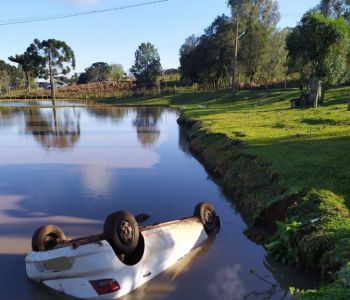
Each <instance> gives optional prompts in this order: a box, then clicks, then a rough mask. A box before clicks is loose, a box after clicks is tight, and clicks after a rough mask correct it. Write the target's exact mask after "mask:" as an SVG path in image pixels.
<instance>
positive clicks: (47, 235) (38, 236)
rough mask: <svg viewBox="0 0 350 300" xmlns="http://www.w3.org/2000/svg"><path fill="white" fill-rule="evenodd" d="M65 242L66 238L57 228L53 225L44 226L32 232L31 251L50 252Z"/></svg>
mask: <svg viewBox="0 0 350 300" xmlns="http://www.w3.org/2000/svg"><path fill="white" fill-rule="evenodd" d="M65 240H66V236H65V234H64V233H63V231H62V230H61V229H60V228H59V227H57V226H55V225H45V226H42V227H40V228H38V229H37V230H36V231H35V232H34V234H33V237H32V249H33V251H47V250H52V249H54V248H55V247H56V246H57V245H58V244H60V243H62V242H64V241H65Z"/></svg>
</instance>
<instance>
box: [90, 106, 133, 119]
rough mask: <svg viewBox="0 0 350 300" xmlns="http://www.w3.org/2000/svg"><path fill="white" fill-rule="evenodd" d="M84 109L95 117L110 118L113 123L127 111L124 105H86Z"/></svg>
mask: <svg viewBox="0 0 350 300" xmlns="http://www.w3.org/2000/svg"><path fill="white" fill-rule="evenodd" d="M86 110H87V111H88V112H89V113H90V115H92V116H94V117H95V118H97V119H103V120H106V119H110V120H111V121H113V122H114V123H118V122H120V121H121V120H123V118H124V117H125V116H126V115H127V114H128V112H129V109H128V108H126V107H113V108H104V107H87V108H86Z"/></svg>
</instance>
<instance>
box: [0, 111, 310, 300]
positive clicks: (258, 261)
mask: <svg viewBox="0 0 350 300" xmlns="http://www.w3.org/2000/svg"><path fill="white" fill-rule="evenodd" d="M176 118H177V114H176V113H175V112H173V111H170V110H164V109H154V108H139V109H136V108H108V109H104V108H95V109H93V108H87V107H85V108H57V109H56V111H53V109H52V108H40V109H36V110H33V109H30V108H26V109H23V108H18V107H17V108H16V107H12V108H6V107H0V137H1V138H0V264H1V265H2V266H3V265H5V266H6V263H7V262H11V266H12V268H13V269H14V270H15V271H14V272H12V273H13V274H12V273H10V274H9V275H8V274H7V273H8V272H7V271H6V270H8V269H6V268H5V269H3V270H0V282H6V284H5V285H4V286H3V285H1V290H2V291H1V292H2V295H1V296H0V298H1V299H5V300H7V299H8V300H10V299H22V300H26V299H30V300H33V299H36V300H37V299H40V300H43V299H61V296H57V297H56V296H54V295H52V294H50V293H48V292H47V290H44V289H43V288H42V287H40V286H33V285H32V284H31V283H29V282H27V281H26V279H25V275H24V274H25V270H24V261H23V260H24V256H23V254H24V253H25V252H26V251H28V250H29V249H30V239H31V235H32V233H33V232H34V230H35V229H36V228H37V227H39V226H41V225H44V224H48V223H53V224H56V225H58V226H60V227H62V228H63V230H64V231H65V233H66V234H67V236H70V237H72V236H79V235H88V234H95V233H99V232H100V231H101V230H102V225H103V220H104V218H105V216H106V215H107V214H109V213H111V212H113V211H117V210H120V209H127V210H129V211H131V212H132V213H134V214H135V215H136V214H139V213H147V214H149V215H151V218H150V220H149V221H148V222H149V223H156V222H161V221H165V220H170V219H175V218H181V217H184V216H189V215H191V214H192V212H193V208H194V206H195V205H196V204H197V203H198V202H200V201H203V200H207V201H210V202H212V203H213V204H214V207H215V208H216V210H217V211H218V214H219V215H220V217H221V220H222V226H223V227H222V230H221V232H220V234H219V235H218V236H217V237H216V239H215V241H211V242H210V245H209V246H205V247H203V249H198V251H195V252H194V253H192V254H191V255H190V256H186V257H185V259H184V260H182V261H181V262H180V263H179V264H177V265H176V266H174V267H173V268H171V269H170V270H169V272H166V273H164V274H163V275H161V276H159V277H157V278H155V279H154V280H152V281H151V282H150V283H149V284H146V285H145V286H143V287H142V288H141V289H138V290H137V291H135V292H134V293H132V294H131V295H129V296H128V297H127V298H126V299H241V296H242V297H246V298H247V299H254V298H253V297H255V298H256V299H280V298H281V297H282V296H284V291H285V290H287V289H288V287H289V286H296V287H304V286H305V285H307V283H308V282H310V280H309V279H308V278H307V277H305V276H304V275H303V274H302V273H300V272H298V271H296V270H295V269H293V268H290V267H283V266H281V265H279V264H276V263H274V262H273V261H270V260H269V259H266V257H265V256H266V252H265V250H264V249H263V247H262V246H259V245H256V244H254V243H252V242H251V241H249V240H248V239H247V238H246V237H245V236H244V234H243V231H244V229H245V228H246V225H245V223H244V222H243V220H242V219H241V217H240V216H239V215H238V214H237V213H236V211H235V208H234V207H233V206H232V204H230V203H229V202H228V201H226V198H225V197H224V195H223V194H222V191H221V190H220V189H219V188H218V187H217V186H216V184H215V183H214V182H213V181H212V180H211V179H210V178H208V174H207V173H206V172H205V170H204V169H203V167H202V166H201V165H200V164H199V163H198V162H197V161H196V160H195V159H194V158H193V157H192V156H191V155H189V153H188V145H187V141H186V139H185V138H184V136H183V135H182V134H181V132H180V133H179V130H178V126H177V124H176ZM252 267H254V268H256V269H257V270H258V271H259V274H261V275H263V276H264V278H266V279H267V280H269V281H272V282H278V283H280V284H281V285H282V287H283V290H282V292H281V291H279V292H275V293H272V294H267V293H264V291H266V290H268V289H269V287H268V286H266V283H264V282H262V281H261V280H258V279H257V278H255V277H253V276H252V275H251V274H250V273H249V270H250V268H252ZM16 274H19V275H20V277H18V275H16ZM14 286H16V289H14ZM267 295H268V296H267ZM248 296H249V297H248Z"/></svg>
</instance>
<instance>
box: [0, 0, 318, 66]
mask: <svg viewBox="0 0 350 300" xmlns="http://www.w3.org/2000/svg"><path fill="white" fill-rule="evenodd" d="M149 1H155V0H11V1H3V3H1V11H0V23H2V22H6V21H12V20H15V19H26V18H36V17H47V16H55V15H61V14H72V13H79V12H85V11H92V10H101V9H109V8H116V7H125V6H130V5H135V4H138V3H143V2H149ZM278 2H279V7H280V13H281V21H280V23H279V25H278V26H279V27H280V28H283V27H286V26H290V27H294V26H295V25H296V24H297V22H298V21H299V19H300V18H301V16H302V14H303V13H304V12H306V11H307V10H308V9H310V8H312V7H314V6H315V5H317V4H318V3H319V0H278ZM223 13H225V14H229V9H228V8H227V5H226V0H169V1H167V2H162V3H156V4H152V5H148V6H142V7H135V8H128V9H123V10H116V11H111V12H105V13H101V14H92V15H85V16H79V17H74V18H66V19H59V20H50V21H44V22H33V23H25V24H15V25H10V26H0V36H1V43H0V60H5V61H7V62H8V60H7V58H8V57H9V56H11V55H15V54H21V53H23V52H24V51H25V50H26V48H27V47H28V46H29V44H30V43H31V42H32V41H33V40H34V39H35V38H38V39H40V40H43V39H48V38H55V39H59V40H63V41H65V42H66V43H67V44H68V45H69V46H70V47H71V48H72V49H73V50H74V52H75V56H76V60H77V67H76V70H75V71H76V72H83V71H84V69H85V68H87V67H89V66H90V65H91V64H92V63H94V62H98V61H103V62H107V63H120V64H122V65H123V66H124V68H125V70H128V69H129V68H130V67H131V65H132V64H133V62H134V58H135V56H134V55H135V51H136V49H137V47H138V46H139V45H140V44H141V43H142V42H151V43H152V44H154V45H155V46H156V48H157V49H158V52H159V55H160V57H161V63H162V66H163V68H177V67H178V66H179V49H180V47H181V45H182V44H183V42H184V41H185V39H186V38H187V37H188V36H189V35H191V34H195V35H200V34H202V32H203V30H204V29H205V28H206V27H208V26H209V25H210V24H211V22H212V21H213V20H214V19H215V17H216V16H218V15H221V14H223Z"/></svg>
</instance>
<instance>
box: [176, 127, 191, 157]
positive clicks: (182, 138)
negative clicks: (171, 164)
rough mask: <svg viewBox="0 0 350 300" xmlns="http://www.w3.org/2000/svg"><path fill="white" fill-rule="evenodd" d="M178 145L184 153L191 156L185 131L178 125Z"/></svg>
mask: <svg viewBox="0 0 350 300" xmlns="http://www.w3.org/2000/svg"><path fill="white" fill-rule="evenodd" d="M179 147H180V149H181V150H182V151H183V152H184V153H185V154H186V155H188V156H191V152H190V148H189V142H188V139H187V136H186V132H185V129H184V128H182V127H179Z"/></svg>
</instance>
